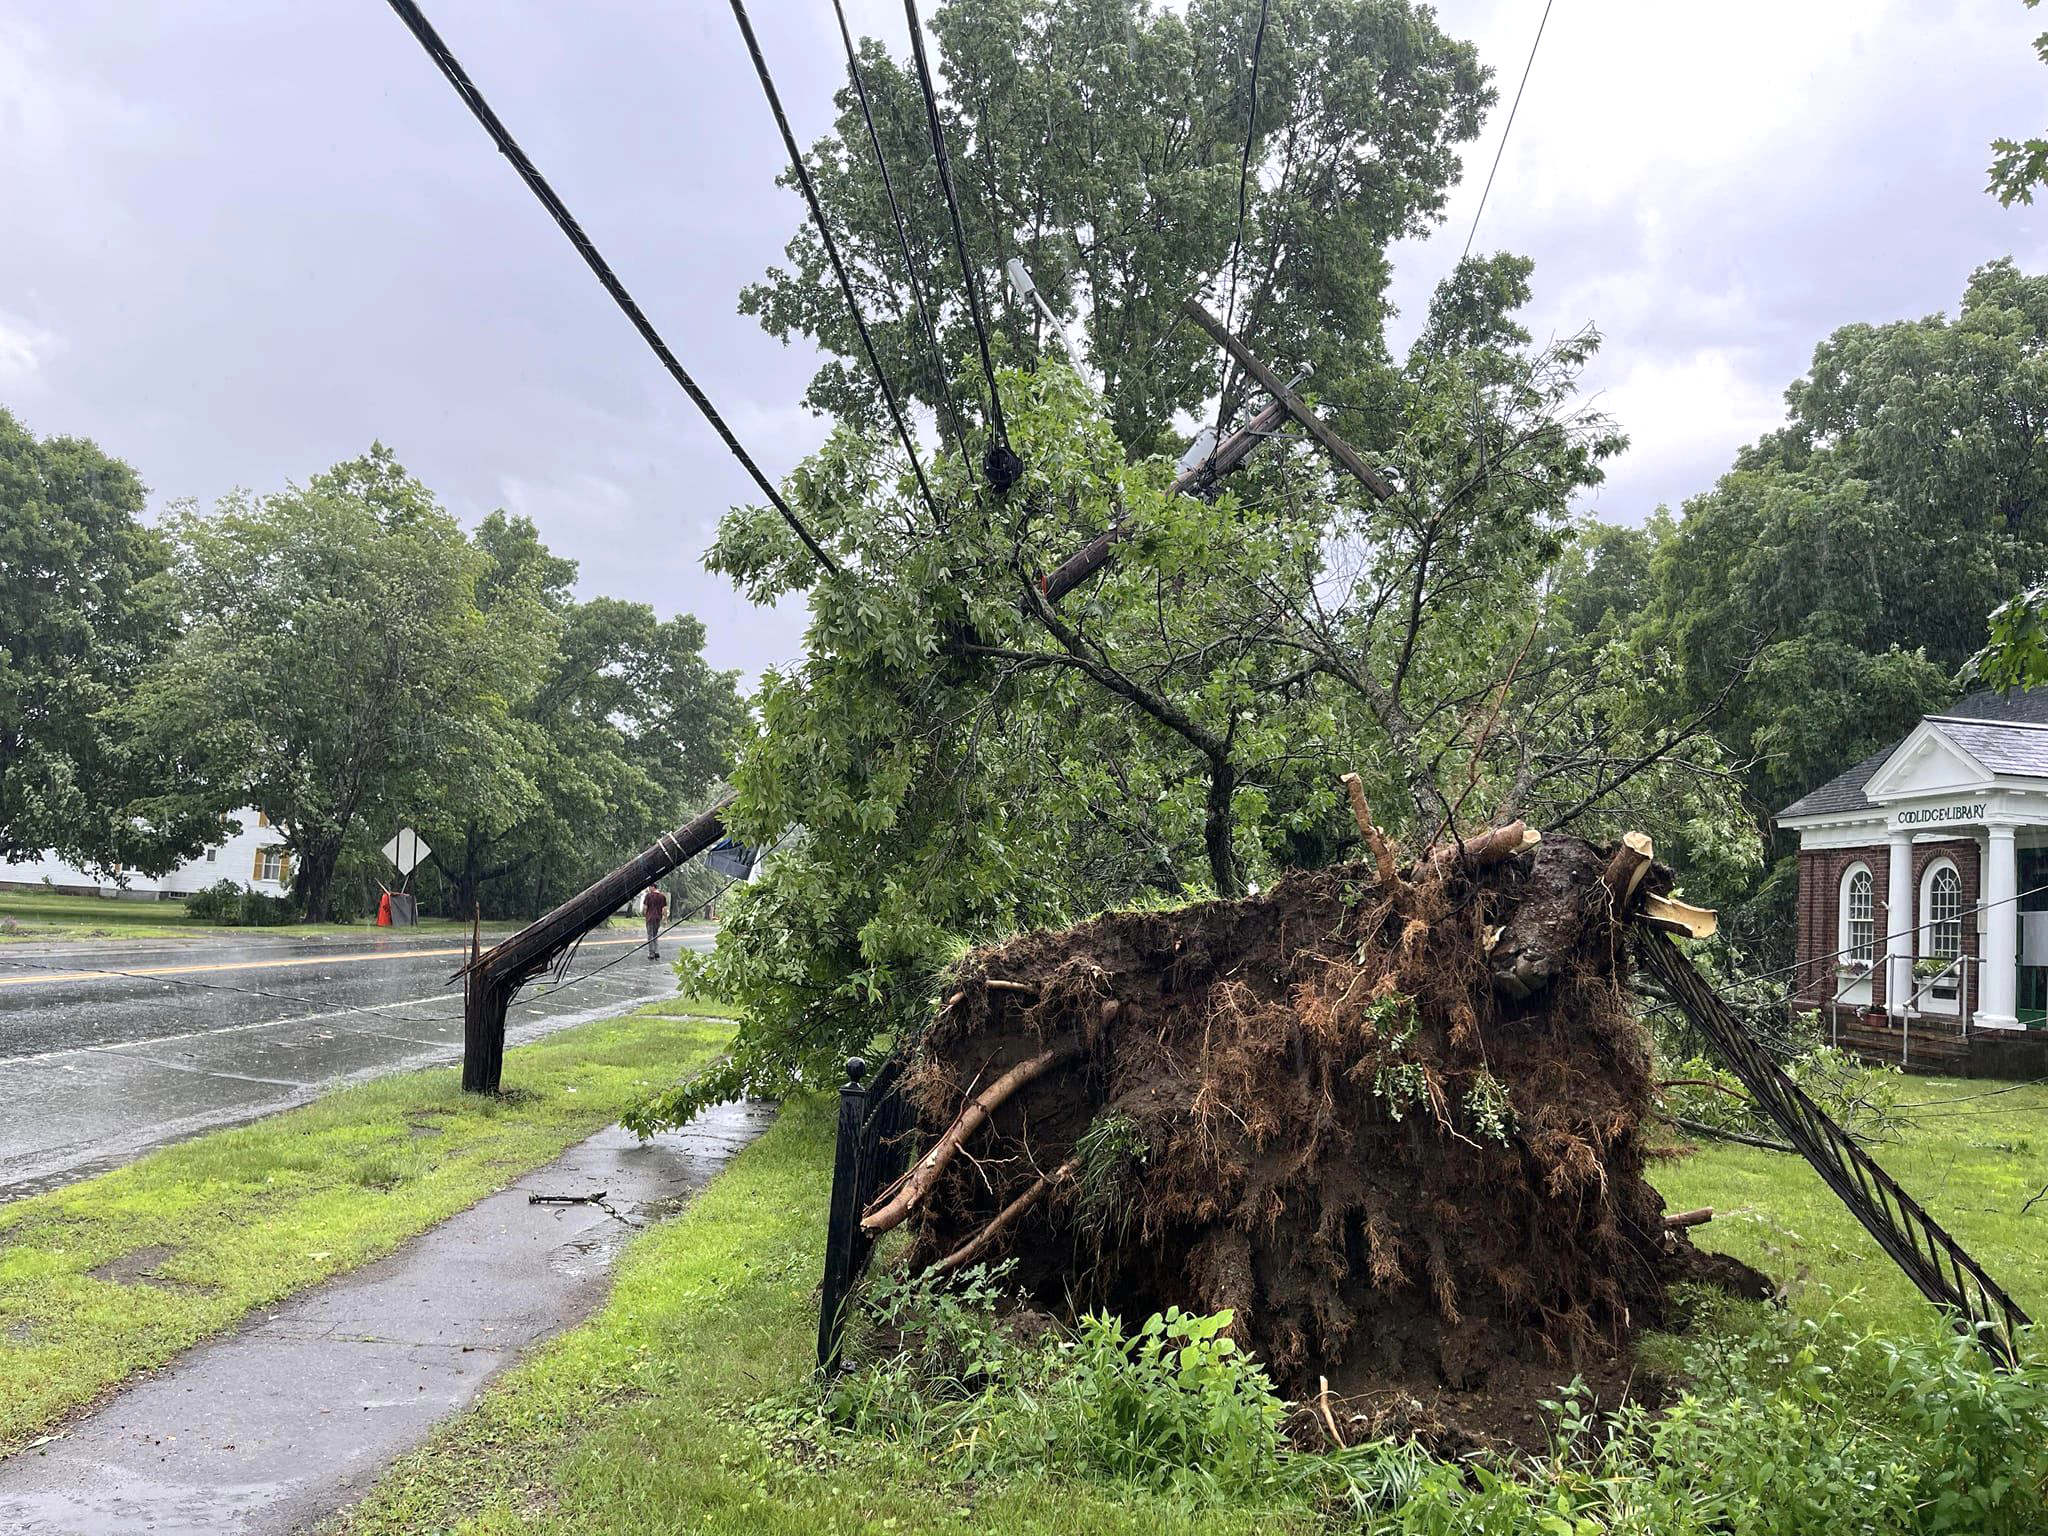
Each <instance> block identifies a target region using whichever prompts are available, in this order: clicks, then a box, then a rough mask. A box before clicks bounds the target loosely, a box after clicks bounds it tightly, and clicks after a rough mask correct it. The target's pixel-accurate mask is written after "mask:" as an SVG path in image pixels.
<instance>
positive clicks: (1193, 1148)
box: [863, 822, 1762, 1428]
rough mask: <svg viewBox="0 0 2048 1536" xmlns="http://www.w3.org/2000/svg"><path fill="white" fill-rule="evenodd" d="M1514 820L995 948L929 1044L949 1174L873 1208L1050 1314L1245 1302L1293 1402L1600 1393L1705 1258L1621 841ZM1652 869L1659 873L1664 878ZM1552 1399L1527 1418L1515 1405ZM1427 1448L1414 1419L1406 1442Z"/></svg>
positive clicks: (910, 1180)
mask: <svg viewBox="0 0 2048 1536" xmlns="http://www.w3.org/2000/svg"><path fill="white" fill-rule="evenodd" d="M1533 840H1534V834H1531V833H1528V832H1526V831H1525V828H1524V827H1523V825H1522V824H1521V823H1519V822H1515V823H1510V824H1509V825H1507V826H1506V827H1504V828H1501V829H1498V830H1496V831H1494V832H1492V833H1488V834H1484V835H1482V836H1480V837H1477V838H1474V839H1471V840H1469V841H1467V842H1465V843H1464V844H1462V845H1459V844H1444V845H1440V846H1438V847H1437V848H1435V849H1434V850H1432V851H1430V852H1429V853H1427V854H1425V855H1423V856H1421V857H1419V858H1417V859H1416V860H1414V861H1413V862H1412V863H1411V864H1409V865H1408V866H1407V867H1406V868H1405V869H1402V868H1397V867H1396V866H1395V865H1394V864H1393V862H1392V859H1391V855H1390V850H1388V848H1387V847H1386V845H1385V843H1384V840H1382V839H1375V841H1376V843H1377V844H1378V846H1377V847H1376V849H1375V853H1376V855H1377V856H1378V862H1377V863H1375V862H1373V861H1365V862H1361V863H1357V864H1351V865H1342V866H1337V867H1334V868H1331V869H1326V870H1319V871H1304V872H1299V873H1295V874H1290V875H1288V876H1286V877H1285V878H1284V879H1283V880H1282V881H1281V882H1280V883H1279V884H1278V885H1277V886H1276V887H1275V888H1274V889H1273V890H1272V891H1271V892H1268V893H1266V894H1265V895H1264V896H1262V897H1259V898H1255V899H1251V900H1244V901H1218V902H1208V903H1201V904H1197V905H1194V906H1189V907H1183V908H1180V909H1177V910H1175V911H1172V912H1122V913H1112V914H1108V915H1105V916H1102V917H1098V918H1094V919H1091V920H1089V921H1087V922H1084V923H1081V924H1079V925H1077V926H1075V927H1073V928H1070V929H1067V930H1065V931H1062V932H1054V933H1034V934H1027V935H1024V936H1022V937H1019V938H1015V939H1011V940H1008V941H1005V942H1001V943H997V944H992V945H990V946H988V947H986V948H983V949H979V950H976V951H975V952H973V953H972V954H971V955H970V956H968V957H967V959H966V960H965V961H964V963H963V964H962V965H961V967H960V968H959V971H958V974H957V980H958V983H959V984H958V986H957V988H956V990H955V991H954V992H952V993H951V994H950V995H949V996H948V997H946V998H945V999H944V1000H943V1002H942V1004H941V1006H940V1008H939V1009H938V1011H937V1014H936V1016H935V1017H934V1019H933V1020H932V1021H931V1023H930V1025H929V1027H928V1028H927V1029H926V1030H925V1031H924V1032H923V1033H922V1035H921V1036H920V1038H919V1039H918V1040H917V1042H916V1044H915V1047H914V1051H913V1053H912V1057H911V1060H912V1063H913V1065H912V1067H911V1070H910V1073H909V1076H908V1077H907V1078H906V1080H905V1086H906V1091H907V1092H908V1093H909V1095H910V1096H911V1098H912V1100H913V1102H914V1103H915V1105H916V1106H917V1109H918V1112H919V1115H918V1118H919V1121H920V1123H921V1125H922V1126H923V1127H924V1129H925V1135H924V1137H923V1146H924V1148H925V1149H926V1150H925V1151H924V1153H923V1155H922V1156H921V1157H920V1158H919V1159H918V1161H917V1162H916V1163H915V1164H914V1165H913V1166H912V1167H911V1168H910V1170H909V1172H908V1173H907V1175H906V1176H905V1177H904V1178H903V1179H902V1180H901V1181H899V1183H898V1184H897V1186H896V1187H894V1188H893V1189H891V1190H888V1191H884V1193H883V1196H882V1198H880V1199H878V1200H877V1201H876V1202H875V1203H874V1205H873V1206H872V1207H871V1208H870V1210H869V1211H868V1212H867V1213H866V1216H865V1219H864V1223H863V1224H864V1226H865V1227H866V1228H867V1230H868V1231H869V1232H870V1233H877V1234H878V1233H880V1232H884V1231H888V1230H891V1229H893V1228H895V1227H897V1226H898V1225H904V1226H907V1228H908V1229H909V1231H910V1232H911V1233H912V1241H911V1244H910V1248H909V1250H908V1253H907V1255H906V1261H907V1262H908V1264H909V1265H910V1266H911V1267H912V1268H913V1269H915V1268H921V1267H924V1266H926V1265H931V1266H935V1267H936V1268H937V1269H938V1270H939V1271H940V1272H946V1271H951V1270H957V1269H961V1268H965V1267H967V1266H970V1265H974V1264H993V1263H996V1262H998V1261H1008V1262H1009V1263H1010V1264H1011V1265H1012V1266H1013V1267H1014V1272H1013V1279H1014V1280H1015V1282H1016V1283H1017V1284H1018V1286H1019V1287H1020V1289H1021V1290H1022V1291H1023V1292H1024V1293H1025V1294H1026V1295H1027V1296H1030V1297H1032V1298H1034V1299H1035V1300H1036V1301H1037V1302H1038V1303H1039V1304H1041V1305H1043V1306H1045V1307H1047V1308H1049V1309H1053V1310H1057V1311H1062V1312H1064V1311H1066V1310H1068V1309H1071V1308H1074V1307H1106V1308H1109V1309H1111V1310H1114V1311H1117V1312H1120V1313H1123V1314H1124V1315H1131V1316H1142V1315H1144V1314H1145V1313H1147V1312H1150V1311H1157V1310H1162V1309H1164V1308H1166V1307H1168V1306H1176V1305H1177V1306H1180V1307H1183V1308H1188V1309H1192V1310H1194V1311H1195V1312H1198V1313H1205V1314H1206V1313H1212V1312H1217V1311H1223V1310H1226V1309H1227V1310H1228V1311H1230V1312H1231V1314H1232V1316H1233V1320H1234V1321H1233V1325H1232V1326H1233V1327H1234V1328H1235V1329H1237V1330H1238V1331H1239V1332H1240V1334H1241V1335H1242V1336H1243V1338H1244V1340H1245V1342H1247V1343H1248V1344H1250V1345H1252V1346H1254V1347H1255V1348H1256V1349H1257V1350H1258V1352H1259V1354H1260V1356H1261V1357H1262V1359H1263V1360H1264V1361H1265V1362H1266V1364H1267V1366H1268V1368H1269V1369H1270V1370H1271V1371H1272V1372H1273V1373H1274V1376H1275V1378H1276V1380H1278V1381H1279V1382H1280V1383H1281V1384H1282V1385H1283V1386H1284V1387H1287V1388H1289V1389H1291V1390H1295V1391H1301V1392H1308V1391H1313V1390H1314V1389H1315V1387H1316V1385H1317V1382H1318V1379H1319V1378H1327V1379H1328V1382H1329V1384H1330V1385H1331V1386H1332V1387H1333V1388H1334V1389H1335V1390H1337V1391H1338V1392H1339V1393H1340V1394H1346V1395H1349V1394H1353V1393H1356V1392H1358V1391H1359V1390H1360V1389H1362V1388H1363V1387H1364V1386H1366V1385H1367V1384H1368V1383H1370V1384H1371V1385H1373V1386H1375V1387H1380V1388H1384V1387H1387V1386H1389V1385H1398V1386H1400V1387H1401V1388H1403V1389H1404V1392H1403V1395H1402V1397H1401V1399H1400V1400H1401V1401H1402V1402H1403V1403H1404V1405H1405V1406H1404V1407H1403V1410H1402V1411H1403V1412H1404V1413H1406V1414H1409V1415H1411V1416H1412V1415H1413V1414H1415V1412H1416V1411H1417V1410H1416V1408H1415V1406H1413V1405H1414V1404H1416V1403H1421V1404H1422V1405H1423V1407H1424V1411H1425V1412H1426V1413H1430V1414H1433V1413H1435V1411H1436V1409H1435V1407H1434V1406H1432V1404H1431V1400H1432V1399H1434V1398H1435V1397H1436V1395H1437V1394H1438V1393H1439V1392H1440V1391H1441V1390H1442V1389H1444V1388H1449V1389H1452V1390H1453V1391H1455V1390H1458V1389H1473V1388H1477V1387H1480V1386H1482V1385H1488V1386H1491V1387H1493V1388H1496V1389H1498V1388H1500V1387H1503V1386H1506V1385H1508V1384H1510V1383H1511V1382H1513V1383H1516V1384H1519V1385H1522V1386H1527V1385H1529V1383H1527V1382H1520V1381H1519V1380H1518V1378H1519V1377H1520V1376H1521V1375H1522V1374H1524V1373H1529V1374H1531V1375H1532V1376H1534V1375H1541V1374H1542V1373H1543V1372H1546V1371H1555V1369H1556V1368H1557V1367H1558V1366H1559V1364H1560V1363H1562V1362H1567V1361H1569V1362H1570V1363H1571V1365H1572V1366H1573V1367H1574V1368H1578V1369H1582V1370H1585V1371H1586V1372H1587V1373H1588V1376H1589V1379H1594V1380H1596V1381H1597V1380H1598V1376H1599V1373H1598V1370H1597V1362H1599V1361H1601V1360H1602V1359H1605V1360H1606V1361H1607V1362H1608V1363H1610V1364H1615V1363H1617V1362H1620V1361H1623V1360H1625V1358H1626V1356H1625V1349H1624V1346H1625V1345H1626V1343H1627V1341H1628V1340H1629V1339H1630V1337H1631V1336H1632V1335H1633V1334H1634V1333H1635V1332H1636V1331H1637V1330H1639V1329H1642V1328H1647V1327H1654V1326H1657V1325H1658V1324H1660V1323H1662V1322H1664V1321H1666V1320H1667V1318H1668V1313H1669V1307H1668V1300H1667V1286H1668V1283H1669V1282H1670V1281H1671V1280H1673V1279H1674V1278H1681V1277H1683V1278H1701V1277H1706V1276H1713V1277H1715V1278H1721V1279H1726V1280H1733V1281H1735V1282H1738V1283H1741V1284H1744V1285H1746V1286H1748V1287H1750V1288H1752V1289H1756V1288H1758V1287H1760V1286H1761V1285H1762V1282H1761V1281H1760V1279H1759V1277H1757V1276H1755V1275H1754V1274H1752V1273H1750V1272H1748V1271H1745V1270H1743V1269H1742V1268H1741V1266H1739V1265H1733V1264H1730V1263H1729V1262H1728V1261H1725V1260H1714V1259H1711V1258H1709V1257H1708V1256H1706V1255H1702V1254H1700V1253H1698V1252H1696V1251H1695V1250H1693V1249H1692V1248H1691V1246H1690V1244H1689V1243H1688V1242H1687V1241H1686V1239H1685V1237H1684V1235H1683V1233H1682V1232H1681V1231H1678V1230H1676V1229H1675V1228H1674V1227H1672V1226H1671V1225H1669V1224H1667V1221H1666V1219H1665V1213H1664V1207H1663V1201H1662V1200H1661V1198H1660V1197H1659V1196H1658V1194H1657V1193H1656V1191H1655V1190H1654V1189H1653V1188H1652V1187H1651V1185H1650V1183H1649V1182H1648V1180H1647V1179H1646V1178H1645V1176H1644V1169H1645V1156H1646V1144H1645V1136H1644V1122H1645V1120H1646V1119H1647V1117H1648V1115H1649V1112H1650V1107H1651V1100H1652V1073H1651V1062H1650V1050H1649V1041H1648V1036H1647V1034H1646V1033H1645V1031H1644V1030H1643V1028H1642V1026H1641V1024H1640V1023H1639V1022H1638V1021H1637V1019H1636V1018H1635V1017H1634V1012H1633V1009H1632V1006H1631V1004H1630V1000H1629V998H1628V996H1627V992H1626V986H1625V981H1626V974H1627V969H1628V961H1627V953H1628V948H1627V938H1626V934H1625V931H1624V926H1623V925H1624V921H1625V918H1626V916H1627V910H1628V907H1629V905H1630V903H1631V901H1632V900H1634V899H1640V893H1641V890H1642V888H1643V887H1644V886H1645V885H1647V887H1648V888H1649V889H1650V890H1652V891H1654V890H1656V889H1659V888H1662V887H1665V886H1668V883H1669V878H1670V877H1669V874H1668V872H1667V871H1664V870H1662V869H1661V868H1658V869H1654V870H1653V869H1651V868H1650V866H1649V865H1648V861H1647V857H1646V856H1645V855H1643V854H1641V853H1638V852H1636V851H1635V850H1633V849H1629V848H1625V847H1623V848H1617V849H1616V850H1614V851H1613V852H1612V853H1611V854H1610V853H1608V852H1604V851H1602V850H1598V849H1595V848H1594V847H1592V846H1591V845H1589V844H1587V843H1586V842H1584V841H1582V840H1580V839H1578V838H1575V837H1571V836H1569V835H1563V836H1554V837H1551V838H1547V839H1544V840H1542V842H1541V843H1540V846H1538V847H1536V848H1535V849H1534V851H1533V853H1532V852H1530V851H1529V849H1528V847H1527V844H1528V843H1530V842H1532V841H1533ZM1646 875H1647V876H1648V880H1647V882H1645V880H1644V876H1646ZM1529 1395H1530V1394H1529V1393H1527V1392H1523V1393H1521V1394H1518V1395H1517V1397H1516V1401H1522V1400H1526V1398H1527V1397H1528V1396H1529ZM1409 1427H1411V1428H1415V1427H1420V1426H1419V1425H1418V1424H1417V1423H1416V1422H1414V1421H1413V1420H1412V1419H1411V1422H1410V1424H1409Z"/></svg>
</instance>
